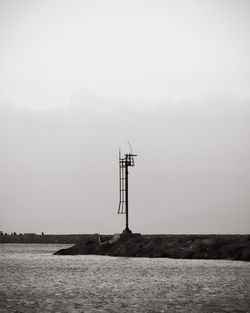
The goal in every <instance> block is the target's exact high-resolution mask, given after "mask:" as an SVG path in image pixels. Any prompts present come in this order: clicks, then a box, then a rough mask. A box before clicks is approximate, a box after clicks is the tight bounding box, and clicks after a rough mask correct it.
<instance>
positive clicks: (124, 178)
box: [118, 142, 137, 234]
mask: <svg viewBox="0 0 250 313" xmlns="http://www.w3.org/2000/svg"><path fill="white" fill-rule="evenodd" d="M128 144H129V142H128ZM129 147H130V153H126V154H124V156H122V155H121V151H120V150H119V192H120V197H119V198H120V199H119V207H118V214H126V226H125V229H124V231H123V234H132V231H131V230H130V229H129V219H128V217H129V215H128V213H129V210H128V173H129V172H128V168H129V167H130V166H135V162H134V157H136V156H137V155H136V154H133V153H132V149H131V146H130V144H129Z"/></svg>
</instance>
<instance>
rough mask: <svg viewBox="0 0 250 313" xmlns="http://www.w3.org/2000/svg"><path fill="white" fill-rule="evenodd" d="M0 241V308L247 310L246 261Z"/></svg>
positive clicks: (249, 279) (249, 266) (249, 267)
mask: <svg viewBox="0 0 250 313" xmlns="http://www.w3.org/2000/svg"><path fill="white" fill-rule="evenodd" d="M62 247H66V246H65V245H42V244H40V245H37V244H29V245H25V244H0V312H1V313H2V312H16V313H17V312H18V313H20V312H23V313H26V312H28V313H29V312H67V313H70V312H116V313H118V312H143V313H145V312H170V313H171V312H204V313H206V312H211V313H212V312H213V313H216V312H250V263H248V262H239V261H238V262H237V261H218V260H216V261H213V260H172V259H148V258H117V257H106V256H53V255H52V253H53V252H54V251H56V250H58V249H60V248H62Z"/></svg>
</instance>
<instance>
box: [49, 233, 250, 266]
mask: <svg viewBox="0 0 250 313" xmlns="http://www.w3.org/2000/svg"><path fill="white" fill-rule="evenodd" d="M55 254H57V255H75V254H96V255H109V256H124V257H150V258H157V257H158V258H165V257H166V258H175V259H228V260H244V261H250V235H140V234H133V235H129V236H128V235H125V236H123V235H121V236H120V238H119V239H118V240H116V241H113V242H112V236H105V238H104V237H103V236H98V235H92V236H82V237H81V238H79V240H78V242H77V243H76V244H75V245H74V246H72V247H70V248H68V249H61V250H59V251H57V252H56V253H55Z"/></svg>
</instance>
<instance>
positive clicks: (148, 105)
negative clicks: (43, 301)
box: [0, 0, 250, 233]
mask: <svg viewBox="0 0 250 313" xmlns="http://www.w3.org/2000/svg"><path fill="white" fill-rule="evenodd" d="M249 14H250V3H249V1H243V0H240V1H230V0H227V1H223V0H221V1H205V0H204V1H194V0H191V1H157V0H156V1H155V0H154V1H153V0H152V1H151V0H150V1H138V0H134V1H76V0H75V1H63V0H61V1H55V0H50V1H46V0H43V1H36V0H32V1H31V0H30V1H27V0H23V1H12V0H8V1H7V0H6V1H5V0H0V147H1V156H0V230H3V231H7V232H10V231H16V232H41V231H44V232H46V233H93V232H100V233H113V232H119V231H121V230H122V229H123V228H124V216H118V215H117V214H116V213H117V207H118V195H119V192H118V149H119V147H121V148H122V151H123V152H126V151H127V150H128V147H127V144H126V140H127V139H129V140H130V142H131V144H132V146H133V149H134V152H135V153H137V154H138V158H137V159H136V166H135V168H133V169H131V171H130V207H131V213H130V217H131V229H132V230H133V231H138V232H142V233H249V232H250V226H249V225H250V211H249V204H250V181H249V174H250V165H249V159H250V147H249V145H250V144H249V135H250V123H249V122H250V94H249V93H250V88H249V85H250V84H249V83H250V61H249V60H250V58H249V55H250V43H249V34H250V20H249Z"/></svg>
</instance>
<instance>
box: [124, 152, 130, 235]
mask: <svg viewBox="0 0 250 313" xmlns="http://www.w3.org/2000/svg"><path fill="white" fill-rule="evenodd" d="M125 184H126V187H125V190H126V195H125V196H126V202H125V203H126V230H129V228H128V156H127V155H126V162H125Z"/></svg>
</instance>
